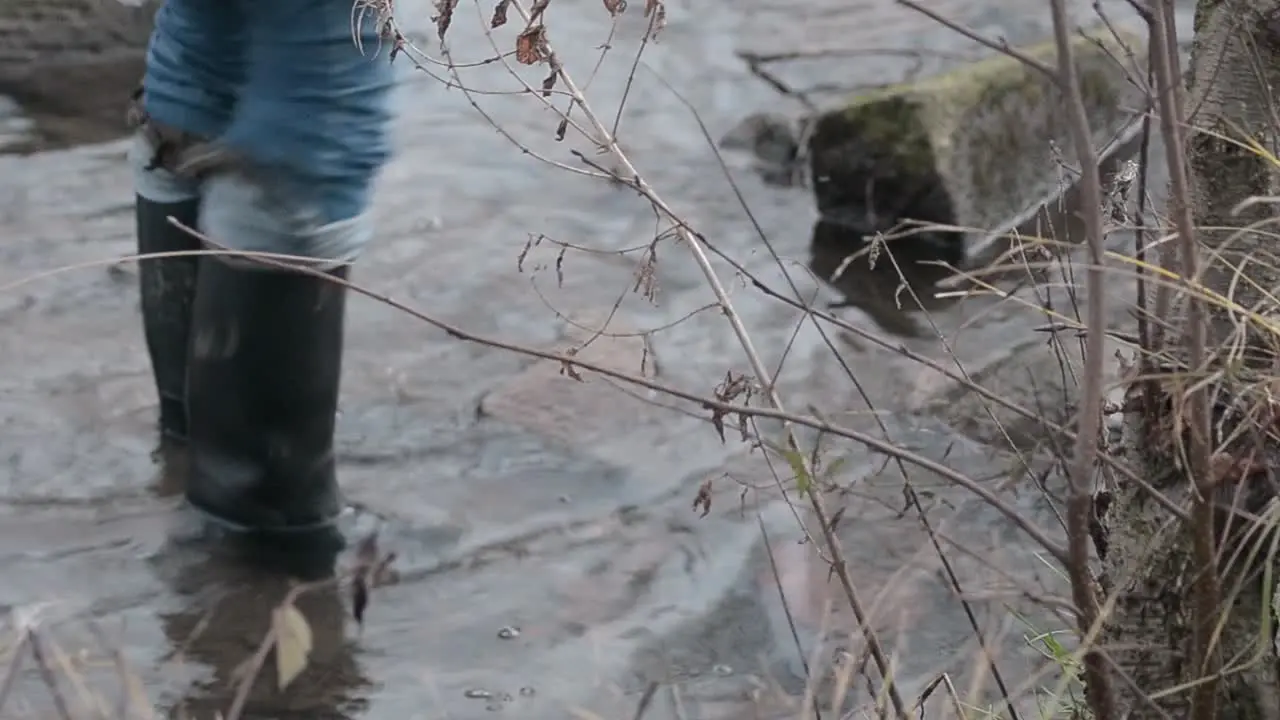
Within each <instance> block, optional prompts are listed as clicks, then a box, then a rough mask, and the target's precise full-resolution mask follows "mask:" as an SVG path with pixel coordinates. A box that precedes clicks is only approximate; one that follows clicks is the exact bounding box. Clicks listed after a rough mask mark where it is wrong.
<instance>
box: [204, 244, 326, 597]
mask: <svg viewBox="0 0 1280 720" xmlns="http://www.w3.org/2000/svg"><path fill="white" fill-rule="evenodd" d="M346 272H347V269H346V268H345V267H344V268H341V269H339V270H336V271H334V273H333V274H334V275H336V276H339V277H345V276H346ZM345 306H346V289H345V288H343V287H342V286H340V285H337V284H334V283H331V282H327V281H325V280H324V279H322V278H318V277H314V276H310V275H305V274H302V273H291V272H287V271H280V270H275V269H261V268H260V267H251V268H245V267H239V266H232V265H229V264H227V263H226V262H223V261H221V260H216V259H213V258H209V259H207V260H206V261H205V262H202V263H201V265H200V273H199V280H198V282H197V286H196V299H195V306H194V312H193V319H194V329H193V332H192V338H191V355H190V370H189V373H188V378H187V402H188V417H189V420H190V435H189V436H190V442H189V445H190V450H191V468H190V473H189V475H188V480H187V498H188V500H189V501H190V503H191V504H192V505H193V506H194V507H195V508H197V509H198V510H201V511H203V513H205V514H206V515H208V516H211V517H212V518H213V519H214V520H216V521H218V524H219V525H221V526H223V527H224V528H226V529H229V530H232V531H240V532H245V533H248V534H249V535H251V536H255V537H260V536H269V537H270V539H271V540H270V543H269V545H270V546H271V547H272V548H273V549H275V550H282V549H283V548H285V547H289V548H290V549H291V550H293V549H296V550H298V551H302V552H307V553H314V552H315V551H320V552H321V553H322V554H323V553H327V552H332V553H334V554H335V555H336V552H337V551H338V550H340V549H341V545H342V540H341V535H340V534H339V533H338V532H337V530H336V529H335V528H334V526H333V521H334V520H335V519H336V518H337V516H338V514H339V512H340V510H341V499H340V496H339V492H338V485H337V479H336V476H335V468H334V457H333V433H334V425H335V414H336V412H337V406H338V383H339V378H340V376H341V371H342V340H343V319H344V315H345ZM286 554H289V553H286ZM308 562H310V561H308ZM308 574H312V572H308Z"/></svg>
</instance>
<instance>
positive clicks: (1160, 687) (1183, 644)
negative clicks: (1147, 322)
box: [1103, 0, 1280, 720]
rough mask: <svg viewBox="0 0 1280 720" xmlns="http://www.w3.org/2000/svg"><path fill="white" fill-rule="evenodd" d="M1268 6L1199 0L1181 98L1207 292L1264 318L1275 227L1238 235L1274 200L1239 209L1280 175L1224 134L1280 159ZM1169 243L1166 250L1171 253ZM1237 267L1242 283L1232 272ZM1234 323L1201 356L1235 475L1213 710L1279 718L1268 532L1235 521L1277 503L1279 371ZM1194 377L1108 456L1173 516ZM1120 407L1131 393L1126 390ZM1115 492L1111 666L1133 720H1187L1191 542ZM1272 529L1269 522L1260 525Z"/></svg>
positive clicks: (1108, 566) (1278, 272) (1274, 19)
mask: <svg viewBox="0 0 1280 720" xmlns="http://www.w3.org/2000/svg"><path fill="white" fill-rule="evenodd" d="M1278 10H1280V0H1252V1H1250V0H1200V2H1199V5H1198V6H1197V8H1196V23H1195V41H1194V44H1193V48H1192V57H1191V73H1190V87H1189V88H1188V92H1186V93H1185V102H1184V106H1185V109H1186V112H1187V113H1188V114H1189V115H1190V118H1189V119H1188V122H1187V125H1188V130H1187V133H1186V134H1187V142H1186V151H1187V157H1188V163H1189V174H1190V178H1189V180H1190V185H1191V209H1192V215H1193V220H1194V224H1195V226H1196V228H1197V229H1198V230H1197V232H1198V233H1199V235H1198V238H1197V239H1198V241H1199V244H1200V258H1201V267H1202V268H1203V271H1202V272H1203V276H1202V277H1203V282H1204V284H1205V285H1206V286H1207V287H1208V288H1209V289H1211V290H1212V291H1214V292H1217V293H1219V294H1221V295H1223V296H1227V297H1231V298H1232V299H1233V300H1234V302H1235V303H1236V304H1238V305H1239V306H1241V307H1244V308H1248V309H1251V310H1257V311H1259V312H1260V313H1261V314H1263V315H1272V314H1273V313H1274V312H1275V307H1274V306H1275V305H1276V302H1275V300H1274V296H1272V294H1271V293H1273V292H1274V291H1275V289H1276V288H1277V287H1280V262H1278V260H1280V258H1278V257H1277V253H1275V251H1273V250H1272V249H1271V248H1272V247H1273V246H1274V245H1275V244H1276V239H1275V238H1276V235H1275V234H1274V233H1275V232H1276V228H1275V227H1274V224H1271V225H1267V226H1264V227H1262V228H1261V230H1262V232H1241V231H1239V230H1238V229H1239V228H1244V227H1248V226H1253V227H1257V224H1258V223H1259V222H1261V221H1265V220H1268V219H1269V218H1270V217H1271V216H1273V215H1274V214H1275V212H1276V209H1277V208H1278V206H1277V205H1276V204H1275V201H1274V200H1273V201H1271V202H1259V203H1256V204H1254V205H1252V206H1250V207H1247V208H1245V209H1243V210H1242V211H1240V212H1235V211H1236V210H1237V208H1239V207H1240V204H1241V203H1242V202H1244V201H1246V200H1248V199H1249V198H1256V197H1262V198H1274V196H1276V195H1280V183H1278V182H1277V181H1278V179H1280V172H1278V171H1280V166H1278V165H1277V164H1276V162H1275V161H1274V160H1268V159H1266V157H1265V156H1264V155H1263V154H1260V153H1258V152H1254V151H1251V150H1248V149H1246V148H1243V147H1241V146H1240V145H1237V144H1233V143H1232V142H1227V141H1225V140H1223V139H1221V137H1223V136H1225V137H1227V138H1231V139H1232V140H1236V141H1247V140H1249V139H1252V140H1254V141H1257V142H1258V143H1259V144H1260V145H1261V147H1263V148H1265V149H1266V150H1267V151H1268V152H1270V153H1272V154H1273V158H1274V154H1277V153H1280V143H1278V142H1277V141H1278V140H1280V104H1278V103H1277V98H1276V96H1275V95H1274V94H1273V93H1274V92H1280V14H1277V11H1278ZM1215 135H1216V136H1218V137H1215ZM1200 228H1205V229H1200ZM1209 228H1215V229H1209ZM1165 247H1172V241H1171V242H1170V243H1166V245H1165ZM1166 256H1167V254H1166ZM1246 258H1248V260H1247V261H1246ZM1165 264H1166V265H1167V266H1169V265H1170V263H1165ZM1176 267H1177V265H1176V264H1174V265H1172V266H1171V269H1173V268H1176ZM1239 267H1243V275H1244V277H1240V275H1239V274H1238V273H1237V270H1236V269H1235V268H1239ZM1245 278H1247V280H1246V279H1245ZM1178 303H1179V301H1175V309H1176V308H1177V305H1178ZM1173 317H1175V318H1176V317H1180V313H1177V312H1175V313H1174V315H1173ZM1276 317H1277V318H1280V315H1278V316H1276ZM1244 325H1246V324H1245V323H1242V322H1241V313H1240V312H1232V311H1230V310H1226V309H1223V308H1221V307H1212V306H1211V307H1210V310H1209V327H1208V336H1209V344H1208V347H1207V351H1208V354H1209V355H1210V356H1212V358H1213V360H1212V361H1211V366H1212V367H1213V368H1214V369H1219V370H1222V371H1223V372H1221V373H1220V374H1219V375H1218V376H1217V377H1218V378H1219V379H1217V380H1215V381H1214V383H1213V385H1212V386H1211V392H1210V397H1211V404H1212V405H1213V408H1214V409H1213V415H1212V417H1213V423H1212V424H1213V429H1214V432H1213V436H1214V437H1213V440H1214V447H1215V448H1220V449H1221V450H1222V453H1221V454H1218V455H1215V463H1214V467H1215V469H1216V468H1218V467H1220V465H1219V463H1220V462H1223V461H1226V460H1239V461H1241V464H1240V470H1239V472H1235V470H1234V469H1233V470H1231V471H1230V472H1227V473H1226V474H1225V475H1224V476H1223V477H1222V478H1221V480H1222V482H1220V483H1219V484H1218V485H1217V486H1216V490H1215V492H1216V493H1218V497H1215V498H1214V500H1215V501H1217V502H1218V503H1219V504H1220V505H1221V506H1222V507H1223V508H1224V510H1223V512H1220V513H1218V515H1217V518H1218V522H1217V527H1216V528H1215V530H1216V534H1217V537H1218V543H1219V546H1220V549H1219V553H1218V557H1219V561H1218V564H1219V574H1220V577H1221V584H1222V596H1223V603H1222V604H1223V608H1222V610H1221V611H1220V620H1221V622H1220V625H1219V626H1218V628H1219V630H1218V641H1217V645H1216V648H1217V653H1216V655H1217V657H1218V658H1220V661H1221V664H1222V668H1223V673H1222V679H1221V684H1220V686H1219V693H1218V707H1219V717H1221V718H1224V719H1230V720H1264V719H1265V720H1277V718H1280V665H1278V661H1277V654H1278V653H1277V648H1276V637H1275V620H1274V618H1275V616H1276V615H1277V608H1276V607H1275V605H1274V603H1273V598H1274V597H1275V593H1274V590H1275V589H1276V580H1277V578H1280V563H1277V560H1276V553H1275V552H1274V551H1273V549H1272V544H1273V537H1274V533H1273V532H1272V531H1271V528H1270V527H1263V526H1261V525H1259V524H1257V523H1254V522H1250V521H1249V520H1247V519H1244V518H1243V517H1242V516H1241V513H1240V512H1239V511H1244V512H1245V513H1252V514H1253V515H1254V516H1255V517H1256V516H1257V515H1260V514H1262V513H1263V512H1264V511H1266V509H1267V508H1268V507H1270V508H1274V507H1275V506H1276V505H1275V501H1274V498H1275V497H1276V487H1277V485H1276V481H1275V479H1274V476H1273V475H1272V474H1271V473H1270V472H1269V471H1270V468H1272V467H1275V464H1276V462H1277V461H1280V442H1278V441H1277V440H1276V437H1275V427H1274V424H1275V422H1276V418H1277V417H1280V413H1277V412H1276V411H1275V409H1274V406H1273V403H1274V402H1275V401H1273V400H1272V399H1271V397H1270V394H1271V393H1270V392H1269V391H1268V390H1269V388H1270V387H1271V383H1270V382H1269V381H1267V380H1266V378H1265V376H1266V374H1267V373H1271V374H1273V375H1274V372H1273V370H1274V368H1273V361H1272V359H1271V358H1272V357H1274V356H1275V353H1274V352H1273V351H1272V350H1271V348H1274V347H1277V344H1276V340H1278V339H1280V335H1278V334H1276V333H1274V332H1267V331H1264V330H1263V328H1262V326H1261V324H1259V323H1256V322H1254V323H1247V325H1248V328H1247V332H1242V331H1241V330H1240V329H1239V328H1241V327H1243V326H1244ZM1173 329H1174V331H1175V332H1173V333H1170V334H1167V335H1166V342H1165V346H1166V347H1167V348H1169V349H1170V351H1171V352H1172V351H1173V349H1174V348H1176V347H1177V345H1178V344H1179V342H1180V341H1181V338H1179V337H1177V334H1176V329H1177V325H1176V324H1175V325H1174V328H1173ZM1232 348H1235V349H1236V350H1237V352H1231V350H1232ZM1173 355H1174V356H1175V357H1176V356H1177V353H1173ZM1205 376H1206V375H1205V373H1203V372H1197V371H1196V369H1194V368H1193V369H1191V370H1190V373H1189V374H1188V373H1187V372H1186V371H1185V370H1184V373H1183V378H1182V379H1181V380H1172V381H1168V382H1165V381H1161V383H1160V388H1161V392H1160V393H1159V395H1160V397H1161V399H1162V402H1160V403H1159V404H1158V407H1137V408H1135V409H1132V410H1130V411H1129V412H1128V414H1126V416H1125V418H1124V426H1123V427H1124V437H1123V440H1122V441H1121V443H1120V445H1119V449H1118V451H1119V452H1120V453H1122V454H1124V456H1125V458H1126V460H1127V461H1128V463H1129V465H1130V467H1132V468H1133V469H1134V470H1135V471H1136V472H1138V473H1139V474H1141V475H1142V476H1143V477H1145V478H1146V479H1148V480H1149V481H1151V482H1152V484H1153V485H1155V486H1156V487H1157V488H1158V489H1160V490H1161V491H1162V492H1164V493H1165V494H1166V495H1167V496H1168V497H1170V498H1171V499H1172V500H1174V502H1176V503H1178V504H1180V505H1183V506H1184V507H1185V506H1186V504H1187V503H1189V502H1190V500H1191V493H1192V489H1191V488H1192V480H1191V478H1190V477H1188V474H1187V472H1186V471H1185V469H1184V468H1185V463H1183V462H1181V461H1179V460H1178V458H1177V453H1178V450H1177V447H1178V445H1179V443H1176V442H1173V441H1172V440H1171V439H1172V438H1175V437H1176V436H1177V435H1178V434H1179V432H1180V430H1175V428H1180V427H1181V424H1180V422H1179V421H1178V420H1177V418H1176V417H1175V416H1176V415H1177V412H1176V411H1175V408H1184V407H1185V402H1183V401H1182V399H1181V395H1182V393H1184V392H1185V390H1186V387H1187V386H1188V385H1189V384H1190V383H1191V382H1195V381H1197V380H1199V379H1201V378H1203V377H1205ZM1188 378H1190V380H1189V381H1188ZM1260 389H1261V390H1260ZM1130 397H1131V398H1135V399H1136V398H1140V397H1142V392H1141V390H1140V388H1138V387H1136V384H1135V387H1132V388H1130ZM1130 407H1134V406H1133V405H1130ZM1268 435H1270V438H1268V437H1267V436H1268ZM1245 457H1248V458H1249V460H1243V458H1245ZM1250 460H1251V461H1252V462H1250ZM1216 475H1217V472H1215V476H1216ZM1113 485H1114V487H1115V489H1114V494H1113V497H1112V502H1111V504H1110V508H1109V510H1108V511H1107V513H1106V519H1105V521H1104V522H1105V525H1106V527H1107V531H1108V548H1107V551H1106V552H1105V553H1104V557H1103V570H1104V576H1103V577H1104V584H1105V585H1107V587H1106V589H1107V590H1108V591H1109V592H1113V593H1115V596H1116V604H1115V607H1114V610H1113V612H1112V613H1111V616H1110V619H1109V622H1108V626H1107V627H1106V628H1105V639H1106V644H1107V646H1108V647H1109V648H1110V649H1109V654H1110V656H1111V657H1112V658H1114V659H1115V661H1116V665H1117V667H1118V668H1119V670H1120V671H1121V672H1122V673H1123V674H1125V675H1127V676H1128V678H1127V679H1124V678H1121V679H1120V680H1118V681H1117V683H1116V687H1117V689H1118V691H1119V692H1120V693H1121V695H1122V700H1123V701H1124V703H1123V704H1124V705H1126V706H1128V707H1129V709H1130V712H1131V713H1132V714H1131V715H1130V716H1129V717H1131V718H1143V719H1145V718H1159V717H1170V716H1171V717H1174V718H1178V719H1179V720H1181V719H1182V718H1186V717H1188V710H1189V706H1190V697H1191V686H1190V685H1189V684H1192V683H1195V682H1196V681H1197V680H1199V679H1200V678H1202V677H1203V676H1204V673H1203V672H1202V670H1201V667H1200V665H1199V663H1198V661H1197V659H1196V658H1194V657H1193V656H1192V654H1191V652H1190V650H1191V638H1192V614H1191V609H1192V596H1191V592H1190V588H1191V585H1192V583H1193V582H1194V580H1195V577H1196V571H1197V568H1196V566H1195V563H1194V560H1193V553H1192V548H1191V533H1190V531H1189V529H1188V528H1187V527H1186V526H1185V524H1183V523H1182V522H1181V521H1180V520H1178V519H1177V518H1176V517H1174V516H1173V515H1172V514H1171V513H1169V512H1167V511H1166V510H1164V509H1163V508H1162V507H1161V506H1160V505H1159V504H1157V503H1156V502H1155V501H1154V500H1152V499H1151V498H1150V497H1148V496H1147V495H1146V493H1144V492H1143V491H1142V490H1140V489H1138V488H1135V487H1132V485H1131V484H1130V483H1126V482H1125V481H1124V480H1123V479H1120V480H1118V481H1117V482H1116V483H1114V484H1113ZM1231 508H1236V509H1237V510H1236V511H1232V510H1231ZM1273 512H1274V511H1273ZM1276 524H1277V523H1276V521H1275V519H1272V520H1270V521H1269V522H1268V523H1266V525H1268V526H1272V527H1273V526H1275V525H1276ZM1268 618H1271V619H1270V620H1268ZM1264 631H1265V633H1264ZM1264 635H1265V636H1264ZM1147 696H1155V699H1154V701H1152V700H1148V699H1144V697H1147ZM1157 707H1158V708H1159V709H1157ZM1162 711H1163V712H1162ZM1165 713H1167V715H1165Z"/></svg>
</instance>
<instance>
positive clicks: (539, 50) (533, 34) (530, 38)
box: [516, 25, 547, 65]
mask: <svg viewBox="0 0 1280 720" xmlns="http://www.w3.org/2000/svg"><path fill="white" fill-rule="evenodd" d="M546 59H547V29H546V27H544V26H542V25H534V26H533V27H530V28H528V29H527V30H525V31H524V32H522V33H520V35H519V36H518V37H517V38H516V61H518V62H520V63H521V64H523V65H534V64H537V63H540V62H544V61H546Z"/></svg>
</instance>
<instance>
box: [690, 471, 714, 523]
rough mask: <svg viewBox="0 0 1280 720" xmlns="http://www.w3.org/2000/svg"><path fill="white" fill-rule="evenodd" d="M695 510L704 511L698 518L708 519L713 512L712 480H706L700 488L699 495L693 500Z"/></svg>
mask: <svg viewBox="0 0 1280 720" xmlns="http://www.w3.org/2000/svg"><path fill="white" fill-rule="evenodd" d="M693 509H694V511H695V512H696V511H698V510H701V511H702V514H701V515H699V516H698V517H706V516H707V514H708V513H710V512H711V478H707V479H706V480H704V481H703V482H702V485H701V486H700V487H699V488H698V494H697V495H695V496H694V498H693Z"/></svg>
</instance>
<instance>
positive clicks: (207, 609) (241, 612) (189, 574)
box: [161, 549, 371, 720]
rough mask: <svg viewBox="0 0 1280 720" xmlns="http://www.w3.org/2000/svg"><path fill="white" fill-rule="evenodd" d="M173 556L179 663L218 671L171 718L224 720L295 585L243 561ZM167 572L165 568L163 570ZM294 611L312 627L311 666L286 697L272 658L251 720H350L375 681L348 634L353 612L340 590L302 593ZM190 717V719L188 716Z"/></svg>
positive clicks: (170, 629)
mask: <svg viewBox="0 0 1280 720" xmlns="http://www.w3.org/2000/svg"><path fill="white" fill-rule="evenodd" d="M198 553H199V558H195V557H191V558H179V557H177V556H180V555H181V554H182V553H181V552H175V553H174V554H171V555H169V557H170V558H171V559H173V560H175V561H176V562H177V563H180V565H179V566H178V567H176V568H175V569H174V573H173V576H172V577H171V578H170V581H171V583H172V585H173V589H174V591H175V593H176V594H177V595H178V596H179V597H181V598H183V601H184V607H183V609H182V610H180V611H179V612H176V613H172V614H167V615H164V616H162V618H161V621H162V624H163V627H164V632H165V635H166V637H168V639H169V641H170V642H171V643H172V645H173V654H174V661H175V662H186V663H195V664H197V665H199V666H205V667H208V668H210V669H211V670H212V679H211V680H208V681H205V682H201V683H199V684H198V685H197V686H196V687H194V688H193V689H192V691H191V692H190V693H189V694H188V696H187V697H185V698H184V699H183V700H182V701H181V703H180V707H178V708H175V712H174V713H172V715H173V716H176V717H186V718H190V719H191V720H213V718H216V717H220V716H225V715H226V713H227V711H228V709H229V708H230V706H231V704H232V702H233V701H234V699H235V696H236V693H237V691H238V690H239V688H240V686H241V683H242V681H243V679H242V676H243V675H244V674H245V672H246V669H247V668H248V665H247V663H249V662H250V659H251V658H252V657H253V656H254V653H255V652H256V651H257V649H258V647H259V645H260V644H261V642H262V640H263V639H264V638H265V637H266V636H267V632H268V630H269V628H270V623H271V617H272V612H273V610H274V609H275V608H276V607H277V606H278V605H279V604H280V602H281V601H282V600H283V599H284V598H285V596H286V594H287V593H288V592H289V589H290V587H291V584H290V582H289V581H288V580H286V579H284V577H283V576H281V575H280V574H278V573H274V572H263V571H261V570H260V569H258V568H252V567H249V566H246V565H245V564H244V563H243V562H242V561H240V560H238V559H231V558H226V557H221V556H218V557H211V556H209V555H208V554H206V553H205V552H204V550H203V549H201V550H199V551H198ZM162 572H163V570H162ZM295 607H296V608H297V609H298V611H299V612H300V613H302V616H303V617H304V618H306V620H307V623H308V625H309V626H310V628H311V635H312V650H311V655H310V658H309V662H308V664H307V667H306V668H305V669H304V670H303V671H302V673H301V674H300V675H298V677H297V678H296V679H295V680H294V681H293V682H292V683H290V684H289V686H287V687H286V688H285V689H284V690H283V691H281V690H279V689H278V685H277V676H276V666H275V657H274V655H273V654H268V655H266V657H265V660H266V661H265V662H264V663H263V666H262V668H261V670H260V672H259V673H258V676H257V677H256V679H255V680H254V681H253V685H252V688H251V690H250V693H249V695H248V701H247V703H246V705H245V707H244V715H243V717H245V718H253V717H273V718H278V717H287V716H295V717H305V718H317V719H320V720H324V719H328V718H348V717H352V716H354V715H356V714H359V712H360V711H361V709H362V706H363V705H364V704H365V696H366V693H367V689H368V688H369V687H370V686H371V683H370V681H369V680H368V679H367V678H366V677H364V675H363V674H362V672H361V670H360V668H359V665H358V663H357V661H356V658H355V655H354V647H353V643H352V642H351V641H349V640H348V639H347V636H346V631H345V623H346V615H347V611H346V609H345V607H344V604H343V601H342V598H341V596H340V592H339V590H338V589H337V588H336V587H333V586H327V587H325V588H322V589H318V590H314V591H312V592H308V593H304V594H302V595H300V596H299V597H298V599H297V601H296V604H295ZM184 713H185V714H184Z"/></svg>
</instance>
